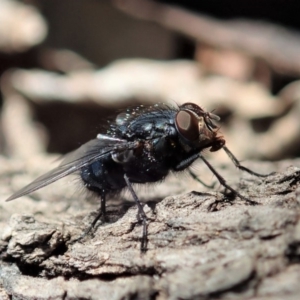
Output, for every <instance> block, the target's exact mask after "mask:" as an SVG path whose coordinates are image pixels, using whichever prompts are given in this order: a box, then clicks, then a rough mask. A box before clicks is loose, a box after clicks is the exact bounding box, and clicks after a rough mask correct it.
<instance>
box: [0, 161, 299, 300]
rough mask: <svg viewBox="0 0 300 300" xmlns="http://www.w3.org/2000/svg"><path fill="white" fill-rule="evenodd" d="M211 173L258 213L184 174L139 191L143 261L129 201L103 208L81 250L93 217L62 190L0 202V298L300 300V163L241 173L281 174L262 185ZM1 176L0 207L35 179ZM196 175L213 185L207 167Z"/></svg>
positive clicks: (92, 205)
mask: <svg viewBox="0 0 300 300" xmlns="http://www.w3.org/2000/svg"><path fill="white" fill-rule="evenodd" d="M42 161H43V158H41V162H42ZM211 162H212V164H213V165H214V166H215V167H216V169H217V170H218V171H219V172H220V173H221V174H222V175H223V176H224V177H225V178H226V179H227V181H228V183H229V184H230V185H231V186H232V187H234V188H235V189H237V190H238V191H239V192H240V193H241V194H243V195H245V196H247V197H248V198H250V199H252V200H255V201H257V203H258V204H257V205H254V206H253V205H248V204H247V203H245V201H243V200H241V199H239V198H236V197H232V195H230V194H228V193H226V192H225V191H224V190H223V189H222V188H221V187H220V186H219V185H218V184H217V185H215V187H214V188H213V189H207V188H204V187H202V186H199V185H198V183H196V182H194V181H192V180H190V179H189V177H188V176H187V175H184V174H182V176H171V177H170V178H168V179H167V180H166V181H165V182H164V183H162V184H159V185H156V186H154V187H153V186H150V187H146V188H145V189H144V188H137V187H136V191H137V194H138V195H139V197H140V198H141V200H143V201H144V202H145V206H144V209H145V212H146V214H147V216H148V239H149V241H148V251H147V252H146V253H141V251H140V238H141V230H142V226H141V224H140V222H139V221H138V218H137V207H136V206H135V205H134V203H133V202H131V201H130V195H129V194H127V193H124V194H122V195H120V196H118V197H115V199H112V200H111V201H108V206H107V209H108V219H109V220H108V222H107V223H105V224H101V222H99V224H97V226H96V229H95V231H94V232H93V234H91V235H88V236H87V237H85V238H84V239H83V240H81V241H79V242H74V240H75V239H76V238H78V237H79V236H80V235H81V234H82V232H83V231H84V230H85V229H86V228H87V227H88V225H89V224H90V222H91V220H92V218H93V216H94V215H95V212H96V209H97V207H98V206H97V201H94V202H93V201H92V200H89V199H90V198H89V197H88V196H87V195H86V194H84V193H78V192H75V193H74V187H73V188H72V187H71V186H70V184H67V183H69V179H67V183H66V182H64V180H62V182H61V183H56V184H53V185H52V186H49V187H47V188H45V189H43V190H41V191H39V192H37V193H35V194H34V195H32V196H25V197H23V198H22V199H18V200H15V201H12V202H1V204H0V208H1V209H0V225H1V226H0V234H1V240H0V253H1V260H0V299H159V300H160V299H283V298H284V299H299V297H300V286H299V279H300V265H299V261H300V221H299V220H300V204H299V200H300V198H299V192H300V189H299V181H300V168H299V167H300V160H299V159H298V160H286V161H281V162H277V163H266V162H247V163H246V165H247V167H250V168H252V169H254V170H258V171H260V172H265V173H268V172H270V171H276V173H275V174H273V175H271V176H269V177H267V178H264V179H261V178H256V177H253V176H250V175H248V174H245V173H244V172H241V171H238V170H236V169H235V168H234V167H233V166H231V165H230V164H228V165H227V164H226V165H225V164H222V165H220V163H217V162H215V161H214V160H213V159H211ZM2 165H3V170H2V171H1V178H2V180H1V182H2V183H3V186H2V188H1V190H2V192H1V197H3V198H4V195H5V194H6V195H7V196H8V193H10V192H12V190H14V189H16V188H19V187H21V186H22V185H23V184H24V182H27V181H28V180H29V178H31V177H32V178H31V179H33V177H34V176H35V175H36V174H35V175H34V174H30V175H28V174H26V173H25V172H24V170H22V169H21V167H22V166H20V164H18V163H15V162H14V163H12V162H10V161H9V160H6V159H4V158H3V159H2ZM8 170H10V171H11V172H8ZM197 173H198V174H200V175H201V178H203V179H205V180H206V181H207V180H211V181H214V180H215V178H212V176H210V175H209V174H208V173H209V171H208V170H206V169H205V166H202V165H200V166H199V167H198V168H197ZM70 190H71V191H72V194H71V191H70ZM77 190H78V189H77ZM75 191H76V187H75ZM146 200H147V201H146Z"/></svg>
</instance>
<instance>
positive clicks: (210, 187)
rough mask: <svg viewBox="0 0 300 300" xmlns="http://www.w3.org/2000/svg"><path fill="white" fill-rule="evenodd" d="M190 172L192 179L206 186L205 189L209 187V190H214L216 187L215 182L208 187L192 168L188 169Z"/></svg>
mask: <svg viewBox="0 0 300 300" xmlns="http://www.w3.org/2000/svg"><path fill="white" fill-rule="evenodd" d="M188 172H189V174H190V175H191V177H192V178H193V179H194V180H196V181H198V182H199V183H201V184H202V185H203V186H205V187H207V188H209V189H212V188H214V186H215V182H213V183H212V184H210V185H208V184H206V183H205V182H203V181H202V180H201V179H200V178H199V177H198V176H197V175H196V174H195V173H194V172H193V171H192V170H191V169H190V168H188Z"/></svg>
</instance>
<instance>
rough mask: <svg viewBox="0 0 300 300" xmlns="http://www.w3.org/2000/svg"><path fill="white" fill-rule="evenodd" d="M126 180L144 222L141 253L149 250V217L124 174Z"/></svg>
mask: <svg viewBox="0 0 300 300" xmlns="http://www.w3.org/2000/svg"><path fill="white" fill-rule="evenodd" d="M124 179H125V182H126V184H127V187H128V189H129V192H130V193H131V195H132V197H133V199H134V201H135V203H136V205H137V207H138V213H139V217H140V218H141V220H142V223H143V234H142V241H141V251H142V252H145V251H146V250H147V243H148V232H147V216H146V214H145V212H144V209H143V206H142V204H141V202H140V200H139V198H138V196H137V195H136V193H135V191H134V189H133V188H132V184H131V182H130V181H129V178H128V176H127V175H126V174H124Z"/></svg>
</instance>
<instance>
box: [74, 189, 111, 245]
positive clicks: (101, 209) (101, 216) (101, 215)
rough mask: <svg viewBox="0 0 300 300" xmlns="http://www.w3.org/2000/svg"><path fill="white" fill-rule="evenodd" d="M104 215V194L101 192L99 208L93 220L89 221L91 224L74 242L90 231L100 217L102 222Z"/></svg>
mask: <svg viewBox="0 0 300 300" xmlns="http://www.w3.org/2000/svg"><path fill="white" fill-rule="evenodd" d="M105 217H106V198H105V194H102V195H101V204H100V209H99V211H98V212H97V215H96V217H95V218H94V220H93V222H92V223H91V225H90V226H89V227H88V228H87V229H86V230H85V231H84V232H83V234H82V235H81V236H80V237H79V238H77V239H76V240H75V241H74V242H78V241H80V240H82V239H84V238H85V237H86V236H87V235H88V234H89V233H90V232H91V231H92V229H94V228H95V225H96V223H97V222H98V221H99V220H100V218H101V219H102V220H103V222H105Z"/></svg>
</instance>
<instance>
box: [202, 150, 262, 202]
mask: <svg viewBox="0 0 300 300" xmlns="http://www.w3.org/2000/svg"><path fill="white" fill-rule="evenodd" d="M198 155H199V157H200V158H201V159H202V160H203V162H204V163H205V164H206V165H207V167H208V168H209V169H210V170H211V172H212V173H213V174H214V175H215V176H216V177H217V179H218V181H219V182H220V184H221V185H223V186H224V187H225V188H226V189H228V190H230V191H231V192H232V193H233V194H234V195H236V196H238V197H239V198H241V199H243V200H245V201H246V202H248V203H250V204H252V205H255V204H258V203H257V202H256V201H253V200H250V199H248V198H246V197H245V196H243V195H241V194H240V193H239V192H238V191H236V190H235V189H233V188H232V187H231V186H230V185H228V184H227V183H226V180H225V179H224V178H223V177H222V176H221V175H220V174H219V173H218V172H217V171H216V170H215V169H214V168H213V166H212V165H211V164H210V163H209V162H208V161H207V160H206V159H205V158H204V156H203V155H202V154H201V153H199V154H198Z"/></svg>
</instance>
